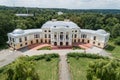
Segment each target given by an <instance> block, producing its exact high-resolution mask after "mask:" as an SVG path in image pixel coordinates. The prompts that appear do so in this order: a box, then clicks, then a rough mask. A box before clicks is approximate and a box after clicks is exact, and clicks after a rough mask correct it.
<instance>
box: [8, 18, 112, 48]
mask: <svg viewBox="0 0 120 80" xmlns="http://www.w3.org/2000/svg"><path fill="white" fill-rule="evenodd" d="M109 36H110V34H109V33H107V32H106V31H105V30H102V29H99V30H89V29H81V28H80V27H79V26H78V25H77V24H75V23H74V22H72V21H70V20H64V21H57V20H55V19H53V20H51V21H47V22H46V23H45V24H43V26H42V27H41V29H27V30H22V29H15V30H14V31H13V32H11V33H8V44H9V46H10V47H12V48H13V49H20V48H23V47H26V46H29V45H32V44H36V43H48V44H51V45H54V46H61V47H62V46H73V44H75V43H89V44H92V45H94V46H97V47H100V48H104V47H105V46H106V45H107V42H108V40H109Z"/></svg>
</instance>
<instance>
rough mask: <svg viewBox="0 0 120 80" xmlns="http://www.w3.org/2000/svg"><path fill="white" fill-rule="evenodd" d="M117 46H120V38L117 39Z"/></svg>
mask: <svg viewBox="0 0 120 80" xmlns="http://www.w3.org/2000/svg"><path fill="white" fill-rule="evenodd" d="M115 44H116V45H120V37H117V38H116V39H115Z"/></svg>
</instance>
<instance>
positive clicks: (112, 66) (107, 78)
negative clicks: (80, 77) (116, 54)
mask: <svg viewBox="0 0 120 80" xmlns="http://www.w3.org/2000/svg"><path fill="white" fill-rule="evenodd" d="M119 71H120V62H119V61H117V60H99V61H95V62H94V63H91V64H90V65H89V69H88V70H87V80H94V79H95V80H97V79H98V80H120V72H119Z"/></svg>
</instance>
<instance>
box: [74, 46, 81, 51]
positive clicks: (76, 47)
mask: <svg viewBox="0 0 120 80" xmlns="http://www.w3.org/2000/svg"><path fill="white" fill-rule="evenodd" d="M72 49H73V50H76V49H81V48H80V47H78V46H73V47H72Z"/></svg>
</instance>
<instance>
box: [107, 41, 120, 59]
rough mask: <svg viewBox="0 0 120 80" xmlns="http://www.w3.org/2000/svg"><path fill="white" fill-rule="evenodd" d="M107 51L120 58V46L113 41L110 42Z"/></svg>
mask: <svg viewBox="0 0 120 80" xmlns="http://www.w3.org/2000/svg"><path fill="white" fill-rule="evenodd" d="M105 50H106V51H108V52H110V53H112V55H113V56H114V57H116V58H120V46H118V45H115V44H114V42H113V41H109V42H108V45H107V47H106V48H105Z"/></svg>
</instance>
